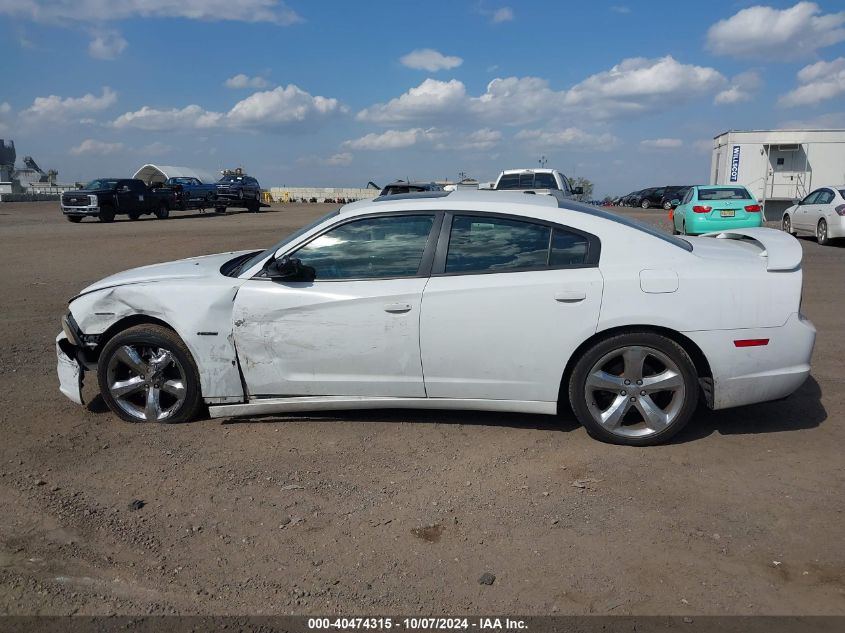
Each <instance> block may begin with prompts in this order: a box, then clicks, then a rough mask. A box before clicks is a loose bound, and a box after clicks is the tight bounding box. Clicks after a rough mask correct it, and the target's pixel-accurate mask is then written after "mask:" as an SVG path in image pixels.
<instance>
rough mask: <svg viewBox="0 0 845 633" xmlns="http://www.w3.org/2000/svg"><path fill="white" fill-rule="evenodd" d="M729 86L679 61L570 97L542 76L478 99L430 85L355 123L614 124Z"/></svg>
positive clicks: (634, 66)
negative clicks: (578, 116) (580, 120)
mask: <svg viewBox="0 0 845 633" xmlns="http://www.w3.org/2000/svg"><path fill="white" fill-rule="evenodd" d="M725 84H727V79H725V77H724V76H723V75H722V74H721V73H719V72H718V71H716V70H715V69H713V68H708V67H705V66H693V65H690V64H682V63H680V62H678V61H676V60H675V59H674V58H673V57H671V56H667V57H661V58H657V59H646V58H642V57H635V58H631V59H625V60H623V61H622V62H621V63H619V64H617V65H616V66H613V67H612V68H611V69H610V70H607V71H603V72H600V73H597V74H595V75H592V76H590V77H588V78H587V79H585V80H584V81H582V82H580V83H578V84H576V85H575V86H573V87H572V88H570V89H569V90H560V91H558V90H554V89H552V88H551V87H550V86H549V82H548V81H546V80H545V79H541V78H539V77H506V78H497V79H494V80H492V81H491V82H490V83H489V84H488V85H487V90H486V91H485V92H484V93H483V94H481V95H479V96H477V97H473V96H470V95H468V94H467V91H466V86H465V85H464V84H463V83H462V82H460V81H458V80H457V79H452V80H450V81H440V80H437V79H426V80H425V81H423V82H422V83H421V84H420V85H419V86H417V87H415V88H411V89H410V90H408V91H407V92H405V93H404V94H402V95H400V96H399V97H396V98H394V99H391V100H390V101H388V102H387V103H378V104H375V105H372V106H370V107H369V108H365V109H364V110H361V111H360V112H359V113H358V114H357V118H358V119H359V120H361V121H370V122H374V123H380V124H383V125H397V124H413V123H417V124H442V123H444V122H447V121H448V122H450V123H452V122H454V121H455V120H456V119H464V120H466V121H476V120H481V121H483V122H484V123H488V124H495V125H524V124H527V123H531V122H534V121H539V120H549V119H560V118H563V117H568V116H570V115H571V114H572V113H575V112H579V113H582V114H583V115H584V116H586V117H588V118H597V119H602V118H613V117H617V116H625V115H628V114H637V113H644V112H649V111H654V110H660V109H664V108H667V107H670V106H671V105H673V104H677V103H678V102H679V101H683V100H686V99H690V98H693V97H695V96H699V95H702V94H707V93H713V92H716V91H717V90H719V89H720V88H722V87H724V86H725Z"/></svg>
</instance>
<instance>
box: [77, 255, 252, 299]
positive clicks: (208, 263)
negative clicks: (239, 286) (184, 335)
mask: <svg viewBox="0 0 845 633" xmlns="http://www.w3.org/2000/svg"><path fill="white" fill-rule="evenodd" d="M254 252H255V251H254V250H248V251H231V252H228V253H218V254H217V255H203V256H201V257H189V258H188V259H179V260H177V261H175V262H166V263H164V264H152V265H151V266H141V267H140V268H132V269H130V270H125V271H123V272H122V273H117V274H116V275H111V276H109V277H106V278H105V279H101V280H100V281H97V282H95V283H93V284H91V285H90V286H88V287H86V288H83V290H82V292H80V293H79V294H80V295H84V294H88V293H89V292H94V291H96V290H103V289H105V288H113V287H115V286H125V285H127V284H142V283H153V282H159V281H172V280H174V279H190V278H199V277H208V276H210V275H219V274H220V267H221V266H222V265H223V264H225V263H226V262H228V261H229V260H232V259H234V258H236V257H238V256H240V255H246V254H247V253H254Z"/></svg>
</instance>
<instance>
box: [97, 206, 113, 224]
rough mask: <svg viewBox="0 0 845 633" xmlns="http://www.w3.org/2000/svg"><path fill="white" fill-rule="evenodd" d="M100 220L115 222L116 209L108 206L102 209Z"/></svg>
mask: <svg viewBox="0 0 845 633" xmlns="http://www.w3.org/2000/svg"><path fill="white" fill-rule="evenodd" d="M99 219H100V222H114V209H109V208H108V207H105V208H101V209H100V215H99Z"/></svg>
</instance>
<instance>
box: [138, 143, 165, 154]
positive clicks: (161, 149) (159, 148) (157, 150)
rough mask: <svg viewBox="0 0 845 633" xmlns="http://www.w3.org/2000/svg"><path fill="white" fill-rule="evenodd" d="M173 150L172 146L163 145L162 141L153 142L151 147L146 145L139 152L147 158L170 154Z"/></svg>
mask: <svg viewBox="0 0 845 633" xmlns="http://www.w3.org/2000/svg"><path fill="white" fill-rule="evenodd" d="M172 150H173V146H172V145H168V144H167V143H162V142H161V141H153V142H152V143H150V144H149V145H144V146H143V147H141V148H140V149H139V150H138V153H139V154H144V155H147V156H160V155H161V154H169V153H170V152H171V151H172Z"/></svg>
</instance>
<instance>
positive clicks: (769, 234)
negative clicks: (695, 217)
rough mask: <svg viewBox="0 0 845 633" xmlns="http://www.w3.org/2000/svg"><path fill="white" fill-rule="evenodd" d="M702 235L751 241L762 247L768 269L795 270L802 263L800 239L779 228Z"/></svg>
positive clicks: (733, 230)
mask: <svg viewBox="0 0 845 633" xmlns="http://www.w3.org/2000/svg"><path fill="white" fill-rule="evenodd" d="M702 237H715V238H716V239H721V240H743V241H746V242H751V243H753V244H754V245H755V246H757V247H758V248H759V249H760V251H761V252H760V257H765V258H766V270H770V271H775V270H795V269H797V268H798V267H799V266H800V265H801V257H802V256H803V255H804V251H803V250H802V249H801V243H800V242H799V241H798V240H796V239H795V238H794V237H792V236H791V235H790V234H789V233H784V232H783V231H778V230H777V229H768V228H765V227H759V228H753V229H732V230H730V231H719V232H716V233H705V234H704V235H702Z"/></svg>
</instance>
